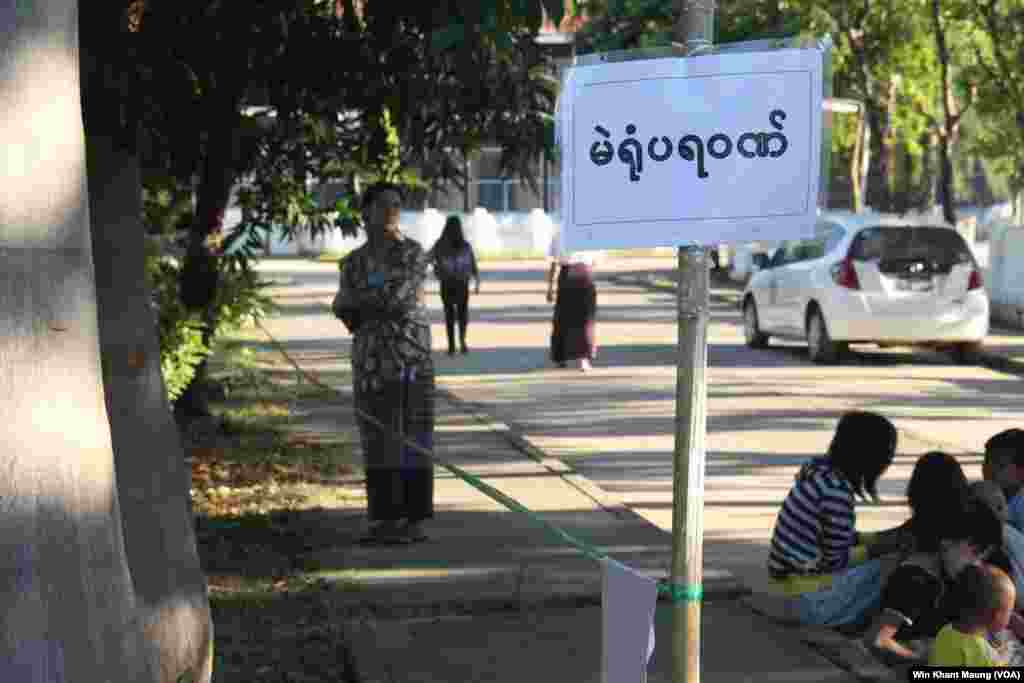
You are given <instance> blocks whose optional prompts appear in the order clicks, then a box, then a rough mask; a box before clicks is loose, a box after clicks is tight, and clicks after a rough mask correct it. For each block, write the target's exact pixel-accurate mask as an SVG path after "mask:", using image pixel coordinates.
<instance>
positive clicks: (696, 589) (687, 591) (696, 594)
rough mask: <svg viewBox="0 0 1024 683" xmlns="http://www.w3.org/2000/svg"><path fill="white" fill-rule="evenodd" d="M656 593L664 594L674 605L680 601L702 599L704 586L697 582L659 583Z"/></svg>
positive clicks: (697, 600) (698, 600)
mask: <svg viewBox="0 0 1024 683" xmlns="http://www.w3.org/2000/svg"><path fill="white" fill-rule="evenodd" d="M658 595H664V596H665V597H667V598H668V601H669V602H671V603H672V604H674V605H675V604H679V603H680V602H700V601H701V600H703V599H704V588H703V586H701V584H699V583H694V584H676V583H667V582H666V583H659V584H658Z"/></svg>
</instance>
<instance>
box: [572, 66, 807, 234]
mask: <svg viewBox="0 0 1024 683" xmlns="http://www.w3.org/2000/svg"><path fill="white" fill-rule="evenodd" d="M822 64H823V55H822V52H821V51H820V50H817V49H783V50H772V51H766V52H744V53H735V54H721V55H707V56H699V57H687V58H663V59H650V60H640V61H632V62H615V63H603V64H596V65H592V66H576V67H573V68H572V69H571V70H570V72H569V74H568V76H567V78H566V82H565V88H564V90H563V93H562V95H561V97H560V101H559V112H558V123H559V125H558V128H559V146H560V151H561V154H562V205H561V222H562V231H563V241H564V247H565V248H566V249H567V250H569V251H581V250H587V249H618V248H637V247H658V246H679V245H683V244H688V243H692V242H696V243H699V244H715V243H721V242H748V241H755V240H765V241H775V240H786V239H799V238H802V237H807V236H810V235H811V234H812V231H813V225H814V221H815V217H816V214H817V207H818V191H819V184H820V178H821V135H822V118H823V109H822Z"/></svg>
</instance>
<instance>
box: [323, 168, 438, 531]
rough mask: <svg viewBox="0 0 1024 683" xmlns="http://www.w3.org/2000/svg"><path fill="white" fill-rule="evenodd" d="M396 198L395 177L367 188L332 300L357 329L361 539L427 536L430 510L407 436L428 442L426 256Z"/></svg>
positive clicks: (428, 445)
mask: <svg viewBox="0 0 1024 683" xmlns="http://www.w3.org/2000/svg"><path fill="white" fill-rule="evenodd" d="M400 203H401V194H400V190H399V188H398V187H397V186H395V185H391V184H389V183H377V184H375V185H372V186H371V187H369V188H368V189H367V190H366V193H365V195H364V196H363V203H362V206H363V218H364V221H365V224H366V235H367V241H366V244H364V245H363V246H361V247H359V248H358V249H356V250H355V251H353V252H352V253H351V254H349V255H348V256H347V257H345V258H344V260H343V261H342V262H341V264H340V268H341V279H340V280H341V281H340V283H339V287H338V294H337V296H335V298H334V304H333V310H334V314H335V315H336V316H337V317H338V318H340V319H341V320H342V321H343V322H344V323H345V325H346V326H347V327H348V328H349V330H350V331H351V332H352V333H353V335H354V336H355V340H354V342H353V345H352V381H353V389H354V394H355V407H356V411H357V413H356V417H357V422H358V424H359V433H360V437H361V442H362V447H363V458H364V460H365V463H366V495H367V507H368V513H369V518H370V528H369V531H368V532H367V534H366V536H365V537H364V539H363V540H364V541H365V542H375V543H408V542H412V541H418V540H423V539H425V538H426V535H425V534H424V531H423V528H422V522H423V521H424V520H426V519H429V518H431V517H433V514H434V502H433V499H434V475H433V472H434V470H433V463H432V462H431V459H430V458H429V457H428V456H425V455H423V454H421V453H418V452H416V451H415V450H414V449H412V448H410V447H409V446H408V445H406V443H405V442H406V441H410V442H412V443H415V444H417V445H418V446H420V447H422V448H424V449H426V450H428V451H429V450H431V449H432V448H433V437H434V365H433V360H432V359H431V355H430V347H431V338H430V320H429V318H428V317H427V313H426V307H425V305H424V291H423V285H424V282H425V280H426V277H427V259H426V254H425V253H424V251H423V248H422V247H421V246H420V245H419V243H418V242H416V241H415V240H412V239H408V238H406V237H405V236H404V235H402V233H401V231H400V230H399V223H398V217H399V207H400Z"/></svg>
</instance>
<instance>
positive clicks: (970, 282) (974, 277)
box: [967, 268, 985, 290]
mask: <svg viewBox="0 0 1024 683" xmlns="http://www.w3.org/2000/svg"><path fill="white" fill-rule="evenodd" d="M984 284H985V283H984V281H982V279H981V273H980V272H979V271H978V269H977V268H975V269H974V270H972V271H971V277H969V278H968V279H967V289H968V290H972V289H981V288H982V287H983V286H984Z"/></svg>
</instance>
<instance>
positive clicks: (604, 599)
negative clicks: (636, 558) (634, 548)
mask: <svg viewBox="0 0 1024 683" xmlns="http://www.w3.org/2000/svg"><path fill="white" fill-rule="evenodd" d="M657 602H658V584H657V583H656V582H655V581H654V580H653V579H650V578H647V577H646V576H643V575H641V574H638V573H636V572H635V571H633V570H632V569H630V568H629V567H626V566H625V565H622V564H620V563H618V562H616V561H615V560H605V561H604V573H603V581H602V589H601V683H644V682H645V681H646V680H647V665H648V664H649V663H650V660H651V655H653V654H654V610H655V607H657Z"/></svg>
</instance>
